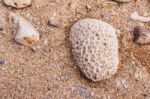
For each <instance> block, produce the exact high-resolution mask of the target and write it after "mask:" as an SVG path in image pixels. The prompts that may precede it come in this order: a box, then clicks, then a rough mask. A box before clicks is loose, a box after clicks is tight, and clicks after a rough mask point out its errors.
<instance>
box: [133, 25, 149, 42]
mask: <svg viewBox="0 0 150 99" xmlns="http://www.w3.org/2000/svg"><path fill="white" fill-rule="evenodd" d="M133 34H134V42H135V43H137V44H140V45H146V44H150V28H147V27H144V26H137V27H135V29H134V32H133Z"/></svg>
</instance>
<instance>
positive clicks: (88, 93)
mask: <svg viewBox="0 0 150 99" xmlns="http://www.w3.org/2000/svg"><path fill="white" fill-rule="evenodd" d="M72 92H73V93H75V94H77V95H80V96H82V97H84V99H92V98H93V97H92V96H93V94H94V92H92V90H90V89H89V88H87V87H83V86H72Z"/></svg>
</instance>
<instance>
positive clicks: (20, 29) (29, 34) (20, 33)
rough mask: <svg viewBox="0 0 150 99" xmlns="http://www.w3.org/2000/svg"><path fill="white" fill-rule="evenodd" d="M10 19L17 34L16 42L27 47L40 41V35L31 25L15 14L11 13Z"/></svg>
mask: <svg viewBox="0 0 150 99" xmlns="http://www.w3.org/2000/svg"><path fill="white" fill-rule="evenodd" d="M10 19H11V20H12V24H13V28H14V33H15V34H16V36H15V41H16V42H18V43H20V44H23V45H26V46H32V45H33V44H35V43H36V42H38V41H39V38H40V34H39V32H38V31H37V30H36V29H35V28H34V27H33V26H32V24H31V23H29V22H28V21H27V20H25V19H24V18H23V17H21V16H18V15H16V14H15V13H10Z"/></svg>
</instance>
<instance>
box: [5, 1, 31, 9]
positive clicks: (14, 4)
mask: <svg viewBox="0 0 150 99" xmlns="http://www.w3.org/2000/svg"><path fill="white" fill-rule="evenodd" d="M3 2H4V3H5V4H6V5H8V6H11V7H14V8H24V7H27V6H29V5H31V3H32V1H31V0H3Z"/></svg>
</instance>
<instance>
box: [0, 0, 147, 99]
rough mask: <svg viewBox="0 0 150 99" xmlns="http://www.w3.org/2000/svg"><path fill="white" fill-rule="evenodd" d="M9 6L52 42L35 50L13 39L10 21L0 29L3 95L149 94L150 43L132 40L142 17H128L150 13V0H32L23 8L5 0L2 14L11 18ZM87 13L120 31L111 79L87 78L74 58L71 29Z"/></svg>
mask: <svg viewBox="0 0 150 99" xmlns="http://www.w3.org/2000/svg"><path fill="white" fill-rule="evenodd" d="M87 7H88V9H87ZM10 11H13V12H15V13H17V14H20V15H22V16H23V17H24V18H26V19H27V20H28V21H29V22H30V23H32V24H33V25H34V27H35V28H36V29H37V30H38V31H39V32H40V34H41V36H42V37H44V38H45V39H47V41H48V43H47V44H46V45H40V49H39V50H37V51H36V52H33V51H32V50H31V49H30V48H28V47H26V46H22V45H20V44H17V43H16V42H15V41H14V40H13V38H14V35H13V34H12V32H11V29H10V26H9V24H7V25H6V26H5V28H4V30H3V31H0V45H1V46H0V58H1V59H5V64H4V65H0V76H1V77H0V98H1V99H149V98H150V67H149V66H150V60H149V59H150V46H149V45H147V46H139V45H137V44H135V43H133V35H132V32H133V29H134V27H135V26H138V25H141V23H139V22H134V21H132V20H131V19H130V18H129V17H130V14H131V13H133V12H134V11H138V12H139V13H140V14H141V15H150V2H149V0H133V2H131V3H119V4H118V3H116V2H113V1H108V0H33V2H32V6H30V7H27V8H24V9H19V10H18V9H14V8H11V7H8V6H5V5H4V4H3V3H2V0H0V16H3V17H5V18H6V17H7V15H8V13H9V12H10ZM50 18H55V19H56V20H58V21H59V27H54V26H50V25H48V24H47V23H48V20H49V19H50ZM83 18H96V19H100V20H102V21H105V22H107V23H109V24H111V25H113V26H114V27H115V28H116V29H117V30H118V31H120V32H119V33H118V39H119V46H120V48H119V54H120V64H119V69H118V71H117V73H116V74H115V75H113V76H112V77H111V78H109V79H106V80H103V81H99V82H96V83H94V82H92V81H90V80H88V79H87V78H86V77H84V75H83V74H82V73H81V72H80V70H79V68H78V66H77V64H76V62H75V61H74V59H73V56H72V53H71V46H70V43H69V40H68V38H69V30H70V27H71V26H72V24H73V23H75V22H76V21H78V20H79V19H83ZM7 21H8V20H7ZM142 25H144V26H149V25H150V24H149V23H142Z"/></svg>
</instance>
